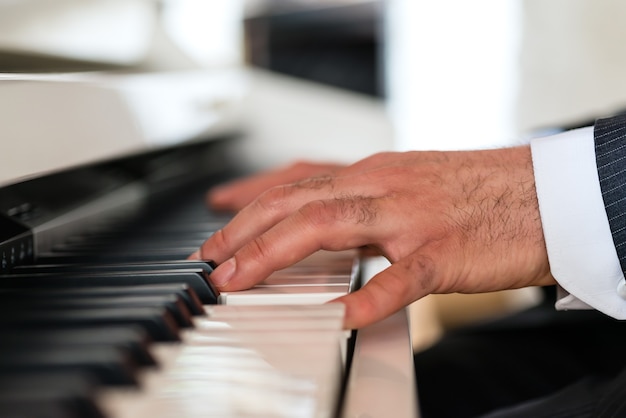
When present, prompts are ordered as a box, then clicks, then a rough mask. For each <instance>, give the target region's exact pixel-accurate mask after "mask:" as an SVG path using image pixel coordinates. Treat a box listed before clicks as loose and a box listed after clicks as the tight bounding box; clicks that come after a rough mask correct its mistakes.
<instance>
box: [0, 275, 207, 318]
mask: <svg viewBox="0 0 626 418" xmlns="http://www.w3.org/2000/svg"><path fill="white" fill-rule="evenodd" d="M23 293H27V294H28V297H29V298H30V299H47V298H49V297H50V296H53V297H59V298H64V297H65V298H81V297H117V296H136V295H138V296H144V295H145V296H160V295H176V296H178V297H179V298H181V300H183V301H184V302H185V305H186V306H187V308H188V309H189V311H190V312H191V313H192V314H193V315H204V314H205V310H204V306H203V305H202V302H201V301H200V299H199V298H198V295H197V294H196V292H195V291H194V290H193V289H192V288H191V287H189V286H188V285H186V284H163V285H144V286H107V287H61V288H48V289H45V288H44V289H26V290H24V289H19V288H18V289H7V288H2V279H0V295H2V294H7V295H11V294H23Z"/></svg>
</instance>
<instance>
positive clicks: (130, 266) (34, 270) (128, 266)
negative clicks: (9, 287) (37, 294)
mask: <svg viewBox="0 0 626 418" xmlns="http://www.w3.org/2000/svg"><path fill="white" fill-rule="evenodd" d="M215 267H217V266H216V265H215V263H213V262H212V261H197V260H180V261H160V262H159V261H156V262H153V263H150V262H143V263H107V264H35V265H32V266H20V267H16V268H14V269H13V270H12V273H14V274H38V273H75V272H79V271H80V272H100V271H114V272H119V273H132V272H147V271H161V270H185V269H199V270H201V271H203V272H205V273H206V274H211V272H212V271H213V270H214V269H215Z"/></svg>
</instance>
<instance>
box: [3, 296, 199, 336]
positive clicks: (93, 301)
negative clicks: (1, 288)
mask: <svg viewBox="0 0 626 418" xmlns="http://www.w3.org/2000/svg"><path fill="white" fill-rule="evenodd" d="M133 307H135V308H165V309H167V310H168V311H169V312H170V313H171V314H172V316H173V317H174V319H175V320H176V322H177V323H178V325H179V326H180V327H182V328H187V327H190V326H191V325H192V322H191V313H190V312H189V310H188V309H187V306H186V305H185V303H184V302H183V300H182V299H180V298H179V297H177V296H176V295H166V296H119V297H98V298H96V297H72V298H59V297H58V296H54V295H49V296H48V297H47V298H45V299H43V298H42V299H33V298H30V297H29V295H28V294H20V295H16V294H13V295H10V296H9V297H6V296H5V297H3V296H2V295H1V294H0V312H2V311H4V312H7V311H15V310H18V309H21V310H24V309H26V310H32V309H46V310H63V309H85V310H91V309H103V308H104V309H112V308H133Z"/></svg>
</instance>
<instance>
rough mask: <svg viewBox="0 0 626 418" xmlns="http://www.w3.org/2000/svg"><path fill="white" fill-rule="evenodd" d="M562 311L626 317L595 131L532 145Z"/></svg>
mask: <svg viewBox="0 0 626 418" xmlns="http://www.w3.org/2000/svg"><path fill="white" fill-rule="evenodd" d="M530 146H531V151H532V158H533V168H534V171H535V183H536V188H537V197H538V200H539V211H540V214H541V222H542V225H543V232H544V236H545V240H546V247H547V251H548V259H549V261H550V269H551V272H552V275H553V276H554V278H555V279H556V281H557V283H558V284H559V287H560V289H559V292H558V298H557V302H556V308H557V309H559V310H565V309H596V310H598V311H601V312H604V313H605V314H607V315H609V316H611V317H614V318H617V319H626V283H625V282H624V274H623V273H622V270H621V267H620V263H619V259H618V256H617V252H616V250H615V245H614V244H613V238H612V235H611V230H610V228H609V222H608V219H607V216H606V211H605V209H604V202H603V200H602V193H601V191H600V181H599V178H598V171H597V168H596V159H595V149H594V141H593V127H587V128H581V129H576V130H572V131H568V132H564V133H560V134H557V135H552V136H548V137H543V138H536V139H533V140H532V141H531V144H530Z"/></svg>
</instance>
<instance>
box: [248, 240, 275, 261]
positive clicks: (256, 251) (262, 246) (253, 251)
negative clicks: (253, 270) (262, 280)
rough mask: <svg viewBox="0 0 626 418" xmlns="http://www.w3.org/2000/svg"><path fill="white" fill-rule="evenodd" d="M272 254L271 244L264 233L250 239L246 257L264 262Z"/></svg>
mask: <svg viewBox="0 0 626 418" xmlns="http://www.w3.org/2000/svg"><path fill="white" fill-rule="evenodd" d="M270 254H271V249H270V246H269V245H268V243H267V241H266V240H265V239H264V238H263V236H262V235H260V236H258V237H256V238H255V239H253V240H252V241H250V242H249V243H248V245H247V246H246V259H247V260H253V261H254V262H256V263H262V262H263V260H265V259H267V258H268V257H269V255H270Z"/></svg>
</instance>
